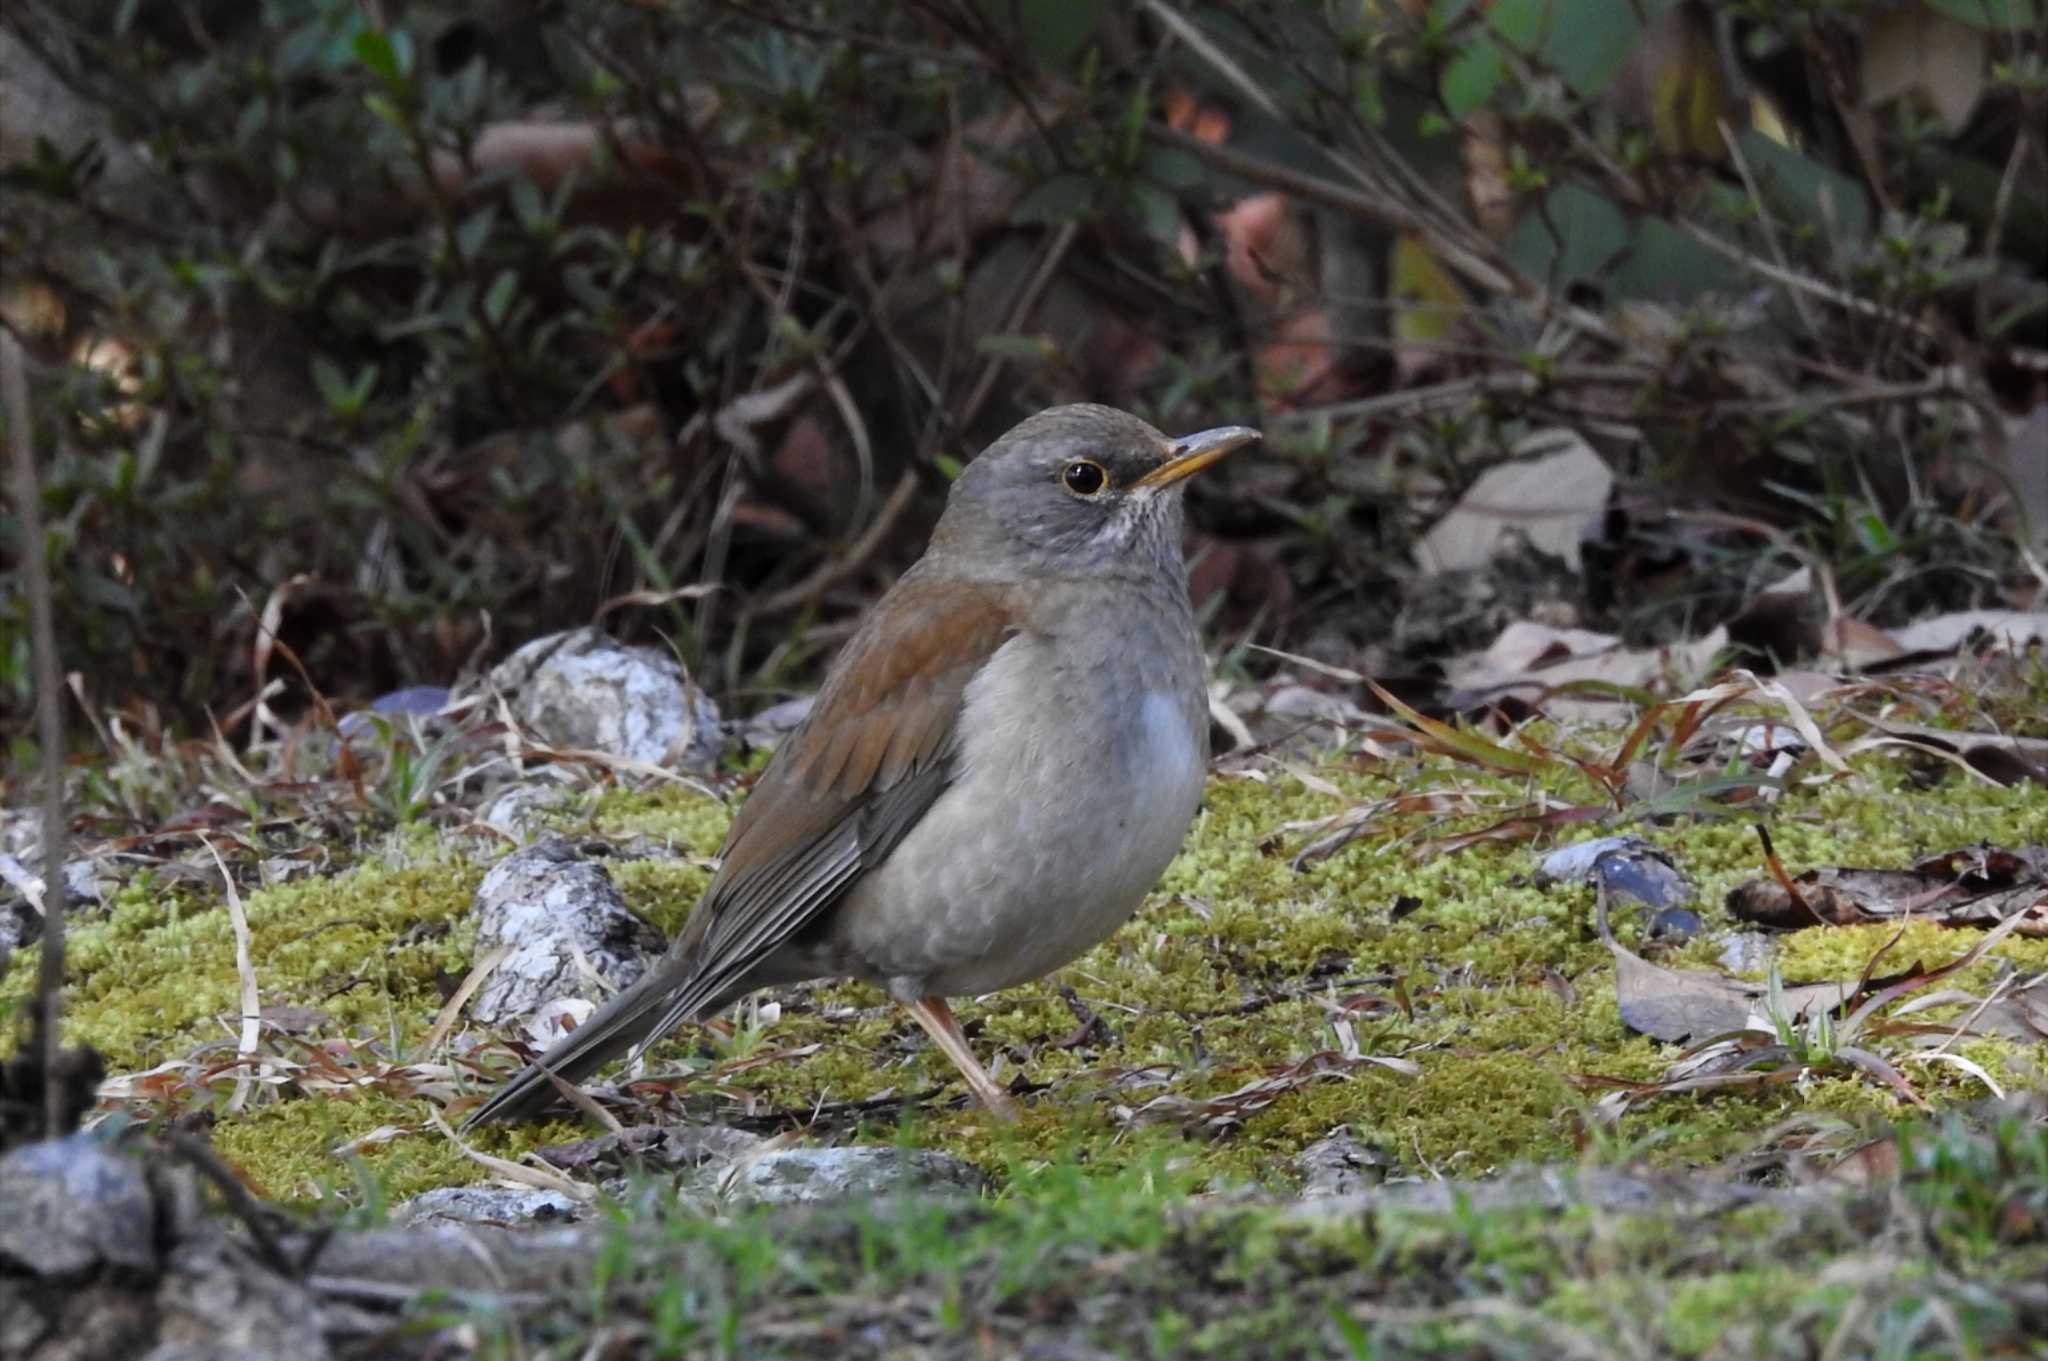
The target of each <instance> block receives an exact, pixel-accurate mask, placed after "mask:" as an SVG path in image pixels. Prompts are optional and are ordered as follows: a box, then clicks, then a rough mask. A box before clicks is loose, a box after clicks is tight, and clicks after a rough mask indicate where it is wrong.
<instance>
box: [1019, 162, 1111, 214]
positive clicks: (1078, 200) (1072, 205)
mask: <svg viewBox="0 0 2048 1361" xmlns="http://www.w3.org/2000/svg"><path fill="white" fill-rule="evenodd" d="M1094 206H1095V180H1094V178H1093V177H1092V176H1089V175H1076V174H1073V173H1071V172H1066V173H1062V174H1058V175H1054V176H1053V177H1052V178H1051V179H1049V180H1047V181H1045V182H1044V183H1043V184H1041V185H1039V186H1038V187H1037V188H1036V189H1033V190H1032V191H1031V192H1030V193H1028V194H1026V195H1025V196H1024V197H1023V198H1022V199H1021V200H1020V201H1019V202H1018V204H1017V207H1016V209H1015V210H1014V211H1012V212H1011V214H1010V220H1011V221H1012V222H1073V221H1077V220H1079V219H1081V218H1084V217H1086V216H1087V215H1088V213H1089V211H1090V210H1091V209H1092V208H1094Z"/></svg>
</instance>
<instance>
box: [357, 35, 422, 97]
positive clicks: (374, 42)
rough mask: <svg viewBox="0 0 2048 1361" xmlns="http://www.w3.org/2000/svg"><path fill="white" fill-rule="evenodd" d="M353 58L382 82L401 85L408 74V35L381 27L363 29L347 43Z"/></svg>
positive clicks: (409, 49)
mask: <svg viewBox="0 0 2048 1361" xmlns="http://www.w3.org/2000/svg"><path fill="white" fill-rule="evenodd" d="M350 46H351V48H352V50H353V51H354V52H355V54H356V60H357V61H359V62H361V63H362V64H363V67H364V69H365V70H367V71H369V73H370V74H371V75H373V76H375V77H377V79H379V80H381V81H383V82H384V83H385V84H386V85H403V84H405V83H406V79H407V77H409V76H410V75H411V74H412V36H411V35H410V34H408V33H406V32H404V31H403V30H400V31H398V32H396V33H393V32H390V31H388V30H385V29H381V28H366V29H364V30H363V31H362V32H360V33H358V34H356V37H355V41H354V42H353V43H352V44H350Z"/></svg>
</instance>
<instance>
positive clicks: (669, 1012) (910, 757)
mask: <svg viewBox="0 0 2048 1361" xmlns="http://www.w3.org/2000/svg"><path fill="white" fill-rule="evenodd" d="M1017 628H1018V623H1017V614H1016V611H1015V608H1014V605H1013V602H1012V601H1011V599H1010V598H1009V597H1008V595H1007V594H1006V593H1004V592H1002V591H1001V590H999V589H998V588H995V587H990V586H983V585H979V584H975V583H967V582H954V581H939V580H931V579H927V578H925V577H921V576H919V575H918V574H916V573H915V572H913V573H911V574H910V575H907V576H905V577H904V578H903V579H902V580H901V581H899V582H898V583H897V584H896V586H895V588H894V589H893V590H891V591H890V592H889V593H888V594H887V595H885V596H883V597H882V599H881V601H880V602H878V603H877V604H876V606H875V608H874V610H873V611H872V612H871V613H870V614H869V615H868V618H867V620H866V621H865V622H864V623H863V624H862V625H861V628H860V630H859V631H858V632H857V633H855V634H854V636H853V639H852V640H851V641H850V642H849V643H847V645H846V647H845V649H844V650H842V651H841V652H840V654H839V656H838V658H837V659H836V660H835V661H834V662H833V664H832V669H831V671H830V672H829V673H828V674H827V676H826V678H825V684H824V687H823V689H821V690H820V691H819V692H818V699H817V702H816V703H815V704H813V705H812V706H811V712H810V715H809V716H808V717H807V718H806V719H805V721H804V723H803V726H801V727H800V728H798V729H797V730H796V731H795V732H794V733H792V734H790V736H789V737H788V739H787V740H785V741H784V742H783V744H782V746H781V747H780V748H778V749H777V750H776V753H775V756H774V758H773V759H772V760H771V761H770V762H769V763H768V768H767V769H766V770H765V771H763V772H762V774H761V778H760V779H759V780H758V781H756V782H755V784H754V789H753V793H752V794H750V795H749V796H748V798H747V801H746V802H745V803H744V804H742V805H741V806H740V811H739V814H738V816H736V817H735V818H734V819H733V824H732V829H731V831H729V832H728V833H727V834H726V838H725V846H724V849H723V852H722V854H723V863H722V864H721V865H720V866H719V870H718V873H717V874H716V875H715V876H713V878H712V880H711V884H710V886H709V887H708V888H707V889H705V891H704V896H703V898H702V899H700V900H699V901H698V903H697V907H696V910H695V911H694V912H692V913H691V914H690V919H689V921H688V922H686V923H685V924H684V926H683V929H682V931H681V932H680V933H679V934H678V935H677V936H676V939H675V941H674V943H673V944H672V945H671V946H670V949H669V955H668V957H667V958H666V959H664V960H663V961H661V963H659V964H657V965H656V966H655V967H654V968H652V969H650V970H648V972H647V973H646V974H645V975H644V976H642V977H641V979H640V980H639V981H638V982H636V983H635V984H634V985H633V986H632V987H630V988H627V989H626V990H625V991H623V992H621V993H619V994H618V995H617V996H615V997H613V998H612V999H611V1000H610V1001H608V1002H606V1003H605V1004H604V1005H603V1006H602V1007H600V1008H598V1010H597V1011H596V1012H595V1013H594V1014H593V1015H592V1016H591V1017H590V1019H589V1020H587V1021H585V1022H584V1023H583V1024H582V1025H580V1026H578V1027H576V1029H575V1030H574V1031H572V1032H571V1033H570V1034H568V1035H567V1036H565V1037H563V1039H562V1040H561V1041H559V1042H558V1043H557V1044H555V1045H554V1047H553V1048H551V1049H549V1050H548V1052H547V1053H546V1054H544V1055H542V1056H541V1058H540V1060H539V1061H538V1062H537V1063H534V1064H530V1065H528V1067H527V1068H526V1069H525V1071H523V1072H521V1073H519V1074H517V1075H516V1076H514V1077H513V1078H511V1079H510V1080H509V1081H507V1082H506V1083H505V1084H504V1085H503V1086H501V1087H500V1088H499V1089H498V1090H497V1091H496V1092H494V1093H493V1094H492V1095H491V1098H490V1099H489V1100H488V1101H486V1102H485V1103H484V1104H483V1105H482V1106H479V1107H478V1108H477V1109H476V1110H475V1111H474V1112H472V1113H471V1114H470V1116H469V1118H468V1119H467V1120H465V1121H464V1122H463V1125H464V1128H468V1127H470V1126H473V1125H478V1124H482V1123H485V1122H488V1121H491V1120H499V1119H511V1118H518V1117H521V1116H526V1115H532V1114H535V1113H537V1112H538V1111H539V1110H540V1109H542V1108H543V1107H545V1106H546V1105H547V1104H548V1103H549V1102H550V1101H552V1100H553V1099H554V1083H553V1082H552V1081H551V1080H550V1078H551V1076H552V1077H557V1078H560V1079H562V1080H564V1081H568V1082H575V1081H577V1080H579V1079H581V1078H582V1077H584V1076H585V1075H587V1074H589V1073H591V1072H593V1071H595V1070H596V1069H597V1068H599V1067H600V1066H602V1065H603V1064H604V1063H606V1062H607V1061H609V1060H611V1059H613V1058H616V1057H618V1056H619V1055H621V1054H624V1053H625V1052H626V1051H627V1050H629V1049H631V1048H632V1047H633V1046H635V1045H639V1044H646V1043H648V1042H650V1041H652V1040H654V1039H656V1038H658V1037H660V1036H661V1035H663V1034H665V1033H667V1032H668V1031H669V1030H671V1029H673V1028H674V1027H675V1026H676V1025H678V1024H679V1023H681V1022H682V1021H685V1020H688V1019H690V1018H691V1017H693V1016H697V1015H700V1014H702V1013H703V1012H706V1011H709V1010H712V1009H715V1008H716V1007H718V1006H722V1005H724V1004H725V1003H726V1002H728V1001H730V1000H731V999H732V998H733V997H734V996H735V995H737V993H739V992H741V991H744V990H745V988H746V983H745V980H746V978H747V976H748V974H750V973H751V972H752V971H753V970H754V968H755V966H756V965H758V964H759V963H760V962H761V961H762V960H764V959H766V958H767V957H768V956H769V955H771V954H773V953H774V951H775V949H776V948H777V947H778V946H780V945H781V944H782V943H783V942H785V941H787V940H788V939H789V938H790V937H791V936H793V935H795V934H796V933H797V932H798V931H800V930H802V929H803V927H804V926H805V924H806V923H808V922H810V921H812V920H813V919H814V918H816V917H817V915H818V914H819V913H820V912H823V911H824V910H825V909H827V908H828V907H830V906H831V905H832V904H833V903H834V902H835V901H837V900H838V898H839V897H840V895H841V894H843V893H845V892H846V890H847V889H848V888H849V887H850V886H851V885H852V884H853V882H854V880H855V879H857V878H858V877H859V876H860V874H861V873H862V872H863V871H865V870H868V869H871V868H873V867H874V866H876V865H879V864H880V863H881V862H882V861H883V860H884V859H886V858H887V857H888V854H889V852H890V851H891V850H893V849H894V848H895V846H896V843H897V842H899V841H901V840H902V839H903V837H904V834H905V833H907V832H908V831H909V830H910V829H911V828H912V827H913V826H915V825H916V823H917V820H918V819H919V818H921V817H923V816H924V812H925V810H926V809H927V808H930V807H931V805H932V801H933V800H935V799H937V798H938V796H939V795H940V793H942V792H943V791H944V790H945V788H946V786H947V785H948V784H950V783H951V782H952V778H953V761H952V759H951V758H952V755H953V752H954V749H955V733H956V729H957V726H958V721H959V717H960V709H961V704H962V702H963V700H964V697H965V695H966V691H967V684H968V682H969V681H970V680H972V679H973V678H974V675H975V673H976V672H978V671H979V670H980V669H981V667H982V666H983V664H984V663H986V662H987V661H988V659H989V658H990V657H992V656H994V655H995V651H996V649H997V648H999V647H1001V646H1002V645H1003V643H1004V641H1005V640H1006V639H1007V638H1009V636H1010V635H1011V634H1013V633H1015V632H1016V631H1017Z"/></svg>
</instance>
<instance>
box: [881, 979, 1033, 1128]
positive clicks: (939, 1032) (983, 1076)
mask: <svg viewBox="0 0 2048 1361" xmlns="http://www.w3.org/2000/svg"><path fill="white" fill-rule="evenodd" d="M903 1009H904V1010H905V1011H907V1012H909V1013H910V1014H911V1016H912V1017H913V1018H914V1019H915V1020H916V1021H917V1023H918V1024H919V1025H921V1026H923V1027H924V1033H925V1034H927V1035H929V1036H931V1037H932V1043H933V1044H935V1045H937V1046H938V1047H939V1052H940V1053H941V1054H944V1055H945V1056H946V1057H947V1058H949V1059H951V1060H953V1066H954V1067H955V1068H958V1069H959V1070H960V1076H962V1077H964V1078H966V1079H967V1085H968V1086H969V1087H971V1088H972V1089H973V1090H974V1094H975V1095H976V1096H978V1097H980V1098H981V1104H982V1105H984V1106H986V1107H988V1108H989V1111H990V1113H991V1114H993V1115H995V1116H996V1117H997V1118H999V1119H1003V1120H1015V1119H1016V1118H1017V1104H1016V1103H1015V1102H1014V1101H1012V1100H1010V1094H1009V1093H1008V1092H1006V1091H1004V1090H1003V1089H1002V1088H1001V1087H998V1086H997V1085H996V1080H995V1079H994V1078H992V1077H990V1076H989V1075H988V1070H987V1069H986V1068H983V1067H982V1066H981V1060H980V1059H977V1058H976V1057H974V1050H973V1049H971V1048H969V1047H968V1044H967V1037H966V1036H965V1035H962V1034H961V1033H960V1023H959V1022H958V1021H956V1020H954V1019H953V1011H952V1008H950V1007H948V1006H947V1005H946V999H945V998H943V997H921V998H919V999H918V1000H917V1001H915V1002H905V1003H904V1004H903Z"/></svg>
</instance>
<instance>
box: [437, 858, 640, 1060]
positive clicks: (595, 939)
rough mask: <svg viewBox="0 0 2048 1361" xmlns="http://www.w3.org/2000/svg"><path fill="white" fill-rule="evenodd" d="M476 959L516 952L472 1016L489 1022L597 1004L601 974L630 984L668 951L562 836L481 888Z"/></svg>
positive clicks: (500, 868) (507, 861) (511, 862)
mask: <svg viewBox="0 0 2048 1361" xmlns="http://www.w3.org/2000/svg"><path fill="white" fill-rule="evenodd" d="M474 911H475V913H476V957H477V958H478V959H482V958H483V957H484V956H485V955H487V954H490V953H491V952H492V951H494V950H496V949H498V948H499V947H500V946H505V947H509V951H510V952H509V953H508V954H507V955H506V956H505V959H504V960H503V962H501V963H500V964H499V965H498V967H497V968H496V969H494V970H492V971H491V976H490V977H489V978H487V979H485V980H484V984H483V986H482V987H481V988H478V989H477V994H476V998H475V1000H474V1001H473V1002H472V1004H471V1007H470V1014H471V1015H472V1016H474V1017H475V1018H476V1019H477V1020H479V1021H481V1022H483V1023H484V1024H486V1025H499V1024H503V1023H506V1022H510V1021H517V1020H521V1019H524V1018H525V1017H527V1016H529V1015H531V1014H532V1013H534V1012H535V1011H538V1010H539V1009H540V1008H541V1007H542V1006H543V1005H544V1004H546V1003H548V1002H551V1001H553V1000H555V999H557V998H562V997H589V996H591V995H592V994H593V993H594V992H595V991H596V988H595V987H594V986H593V984H592V980H591V978H590V974H591V973H595V974H596V975H597V977H598V978H599V979H602V980H603V981H604V983H606V984H608V985H609V986H611V987H613V988H623V987H626V986H628V985H630V984H631V983H632V982H633V981H634V980H635V979H637V978H639V977H640V975H641V974H642V973H643V972H645V971H646V968H647V965H648V962H649V961H650V960H651V959H652V958H653V957H655V956H656V955H658V954H660V952H661V949H662V946H663V941H662V938H661V933H660V932H659V931H656V930H655V929H654V928H653V927H652V926H649V925H648V924H647V923H646V922H644V921H642V920H641V919H640V918H639V917H636V916H634V915H633V913H632V912H631V911H630V910H628V909H627V907H626V903H625V900H624V899H623V898H621V897H620V896H619V891H618V889H617V888H616V887H614V886H613V884H612V878H611V875H609V874H607V873H606V872H605V869H604V866H602V865H599V864H595V863H593V862H591V861H589V860H585V859H583V857H582V856H581V855H580V854H579V853H578V852H577V849H576V847H575V846H573V845H572V844H570V842H569V841H568V840H567V839H565V838H563V837H559V836H551V837H547V838H544V839H543V840H540V841H537V842H535V843H534V844H533V845H531V846H528V847H527V848H526V849H525V850H522V851H515V852H514V853H512V854H511V855H508V856H506V857H505V858H504V859H503V860H501V861H499V862H498V864H497V866H496V867H495V868H493V869H492V870H491V872H490V873H489V874H487V875H485V876H484V881H483V883H481V884H479V885H478V886H477V890H476V902H475V908H474Z"/></svg>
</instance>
